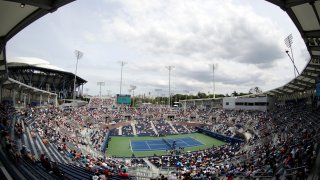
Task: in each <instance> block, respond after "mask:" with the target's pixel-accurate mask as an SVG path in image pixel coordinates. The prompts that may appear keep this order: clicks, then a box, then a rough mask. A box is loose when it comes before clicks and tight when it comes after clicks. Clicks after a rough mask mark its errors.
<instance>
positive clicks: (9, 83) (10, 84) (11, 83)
mask: <svg viewBox="0 0 320 180" xmlns="http://www.w3.org/2000/svg"><path fill="white" fill-rule="evenodd" d="M2 86H3V87H4V88H7V89H20V90H23V91H24V92H27V91H32V92H34V93H41V94H47V95H52V96H55V95H57V94H55V93H50V92H48V91H44V90H41V89H38V88H34V87H32V86H28V85H26V84H23V83H21V82H19V81H16V80H14V79H12V78H8V79H7V80H6V81H4V82H3V84H2Z"/></svg>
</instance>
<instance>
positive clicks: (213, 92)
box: [209, 64, 218, 99]
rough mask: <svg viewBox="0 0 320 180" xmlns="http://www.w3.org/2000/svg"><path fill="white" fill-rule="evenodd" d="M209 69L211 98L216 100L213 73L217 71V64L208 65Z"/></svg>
mask: <svg viewBox="0 0 320 180" xmlns="http://www.w3.org/2000/svg"><path fill="white" fill-rule="evenodd" d="M209 66H210V68H212V98H213V99H215V98H216V93H215V91H216V85H215V82H214V72H215V70H216V69H217V67H218V65H217V64H209Z"/></svg>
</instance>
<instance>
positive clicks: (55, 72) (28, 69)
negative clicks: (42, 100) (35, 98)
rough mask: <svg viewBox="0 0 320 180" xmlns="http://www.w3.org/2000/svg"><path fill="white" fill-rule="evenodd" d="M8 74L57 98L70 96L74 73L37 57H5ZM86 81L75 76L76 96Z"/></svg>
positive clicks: (80, 93) (80, 92)
mask: <svg viewBox="0 0 320 180" xmlns="http://www.w3.org/2000/svg"><path fill="white" fill-rule="evenodd" d="M7 67H8V75H9V77H10V78H12V79H15V80H17V81H19V82H21V83H24V84H27V85H29V86H32V87H36V88H38V89H42V90H45V91H48V92H51V93H54V94H58V99H64V98H67V97H72V93H73V81H74V74H73V73H71V72H68V71H66V70H64V69H62V68H59V67H56V66H54V65H52V64H50V63H49V62H48V61H46V60H43V59H39V58H29V57H17V58H11V59H7ZM86 82H87V81H86V80H84V79H82V78H80V77H79V76H77V78H76V87H77V94H78V95H77V96H79V95H82V93H83V85H84V84H85V83H86Z"/></svg>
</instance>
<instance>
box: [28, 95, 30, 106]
mask: <svg viewBox="0 0 320 180" xmlns="http://www.w3.org/2000/svg"><path fill="white" fill-rule="evenodd" d="M28 104H29V105H30V104H31V93H29V94H28Z"/></svg>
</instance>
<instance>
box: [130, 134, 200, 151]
mask: <svg viewBox="0 0 320 180" xmlns="http://www.w3.org/2000/svg"><path fill="white" fill-rule="evenodd" d="M130 143H131V148H132V151H133V152H134V151H160V150H169V149H172V147H173V146H174V147H175V148H187V147H194V146H201V145H203V143H201V142H199V141H197V140H195V139H193V138H191V137H186V138H172V139H157V140H131V142H130Z"/></svg>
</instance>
